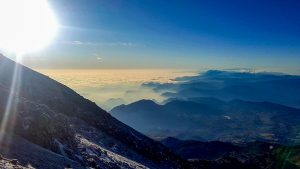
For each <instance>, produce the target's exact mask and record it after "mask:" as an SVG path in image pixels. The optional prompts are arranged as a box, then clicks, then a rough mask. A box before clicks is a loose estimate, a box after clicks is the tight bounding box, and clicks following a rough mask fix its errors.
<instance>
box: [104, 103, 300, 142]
mask: <svg viewBox="0 0 300 169" xmlns="http://www.w3.org/2000/svg"><path fill="white" fill-rule="evenodd" d="M110 113H111V114H112V115H113V116H115V117H116V118H117V119H119V120H121V121H122V122H124V123H125V124H128V125H129V126H131V127H133V128H135V129H136V130H138V131H140V132H142V133H145V134H147V135H149V136H151V137H153V138H156V139H161V138H164V137H168V136H169V137H176V138H181V139H196V140H207V141H217V140H219V141H226V142H235V143H245V142H253V141H256V140H260V141H269V142H277V143H284V144H298V143H299V135H298V133H299V129H300V110H299V109H296V108H291V107H287V106H283V105H279V104H275V103H270V102H249V101H242V100H232V101H228V102H225V101H221V100H218V99H214V98H189V99H186V100H177V99H171V100H170V101H169V102H167V103H165V104H163V105H159V104H156V103H155V102H153V101H150V100H141V101H137V102H135V103H132V104H129V105H121V106H117V107H115V108H114V109H112V110H111V112H110Z"/></svg>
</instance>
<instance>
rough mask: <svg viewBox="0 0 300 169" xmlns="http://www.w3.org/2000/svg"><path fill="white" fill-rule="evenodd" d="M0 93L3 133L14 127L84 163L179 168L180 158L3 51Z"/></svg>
mask: <svg viewBox="0 0 300 169" xmlns="http://www.w3.org/2000/svg"><path fill="white" fill-rule="evenodd" d="M15 70H17V72H16V73H14V72H15ZM17 75H19V76H17ZM16 76H17V78H15V80H17V81H16V84H17V85H16V86H17V87H19V88H15V89H14V90H13V91H14V93H13V94H12V97H11V98H12V99H11V104H10V105H11V107H12V109H10V111H9V112H7V113H6V111H5V110H6V108H7V105H8V102H7V100H8V98H9V93H10V92H9V91H10V88H11V86H13V85H12V83H13V81H14V78H13V77H16ZM16 89H19V90H16ZM0 92H1V96H0V115H1V119H2V124H6V125H5V126H7V127H6V128H5V131H6V132H7V133H11V132H13V133H15V134H17V135H19V136H21V137H23V138H24V139H26V140H28V141H30V142H32V143H34V144H36V145H38V146H40V147H42V148H45V149H48V150H50V151H52V152H55V153H57V154H60V155H62V156H64V157H66V158H68V159H70V160H73V161H76V162H78V163H80V165H81V166H83V167H94V168H118V167H121V168H182V167H184V166H183V165H184V161H183V160H181V159H180V158H179V157H177V156H176V155H174V154H173V153H171V152H170V151H169V150H168V149H167V148H166V147H164V146H163V145H162V144H161V143H159V142H156V141H153V140H151V139H149V138H148V137H146V136H144V135H142V134H140V133H139V132H137V131H135V130H134V129H132V128H130V127H128V126H127V125H125V124H123V123H122V122H120V121H118V120H116V119H115V118H114V117H112V116H111V115H110V114H109V113H107V112H105V111H104V110H103V109H101V108H99V107H98V106H97V105H96V104H95V103H93V102H91V101H89V100H87V99H85V98H83V97H82V96H80V95H79V94H77V93H76V92H74V91H73V90H71V89H70V88H68V87H66V86H64V85H62V84H60V83H58V82H56V81H54V80H52V79H50V78H49V77H46V76H44V75H42V74H40V73H37V72H35V71H33V70H31V69H29V68H26V67H24V66H22V65H20V64H16V63H15V62H13V61H12V60H10V59H8V58H6V57H4V56H2V55H0ZM6 118H7V123H4V122H5V120H4V119H6ZM29 162H30V161H29ZM36 165H37V164H36ZM70 165H72V164H70ZM37 166H38V165H37Z"/></svg>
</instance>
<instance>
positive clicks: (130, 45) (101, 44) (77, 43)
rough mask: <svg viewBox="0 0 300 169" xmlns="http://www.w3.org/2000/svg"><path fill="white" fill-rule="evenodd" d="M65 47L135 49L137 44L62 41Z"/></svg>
mask: <svg viewBox="0 0 300 169" xmlns="http://www.w3.org/2000/svg"><path fill="white" fill-rule="evenodd" d="M63 44H66V45H78V46H122V47H137V46H139V45H138V44H137V43H133V42H108V43H95V42H84V41H64V42H63Z"/></svg>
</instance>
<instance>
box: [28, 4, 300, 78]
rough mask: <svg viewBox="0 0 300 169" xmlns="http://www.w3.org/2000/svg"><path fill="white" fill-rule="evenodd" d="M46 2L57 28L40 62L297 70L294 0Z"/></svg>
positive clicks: (299, 26)
mask: <svg viewBox="0 0 300 169" xmlns="http://www.w3.org/2000/svg"><path fill="white" fill-rule="evenodd" d="M49 2H50V4H51V6H52V8H53V10H54V11H55V13H56V16H57V19H58V20H59V23H60V25H61V28H60V31H59V34H58V35H57V37H56V39H55V42H53V44H52V45H51V46H50V47H48V48H47V49H46V50H44V51H43V52H41V53H39V55H42V56H43V58H40V60H41V61H40V63H38V65H39V66H41V67H49V68H186V69H201V68H238V67H247V68H267V69H270V70H278V71H288V72H299V73H300V68H298V67H299V66H298V65H300V10H299V9H300V1H298V0H282V1H278V0H242V1H241V0H210V1H207V0H189V1H185V0H174V1H167V0H166V1H164V0H127V1H125V0H107V1H105V0H49ZM43 60H44V63H43ZM33 66H36V65H33Z"/></svg>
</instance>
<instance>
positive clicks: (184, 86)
mask: <svg viewBox="0 0 300 169" xmlns="http://www.w3.org/2000/svg"><path fill="white" fill-rule="evenodd" d="M174 81H175V82H177V83H145V84H143V86H145V87H149V88H152V89H153V90H154V91H156V92H158V91H159V92H162V93H163V96H165V97H167V98H178V99H187V98H192V97H213V98H217V99H221V100H226V101H230V100H233V99H240V100H246V101H254V102H263V101H268V102H273V103H277V104H282V105H287V106H290V107H295V108H300V97H299V95H300V76H297V75H287V74H282V73H270V72H258V73H254V72H238V71H222V70H209V71H206V72H203V73H201V74H199V75H197V76H188V77H179V78H176V79H174Z"/></svg>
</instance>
